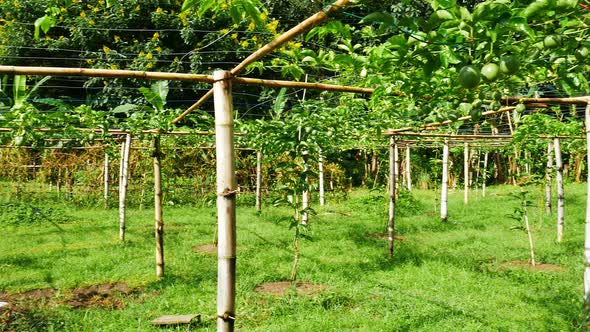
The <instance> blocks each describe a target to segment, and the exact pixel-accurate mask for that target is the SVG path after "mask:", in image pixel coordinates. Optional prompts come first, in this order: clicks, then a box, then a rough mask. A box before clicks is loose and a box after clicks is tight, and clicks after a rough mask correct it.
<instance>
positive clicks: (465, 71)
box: [459, 66, 480, 89]
mask: <svg viewBox="0 0 590 332" xmlns="http://www.w3.org/2000/svg"><path fill="white" fill-rule="evenodd" d="M479 80H480V76H479V70H477V68H475V67H474V66H465V67H463V68H461V70H459V84H461V86H462V87H464V88H466V89H471V88H475V87H476V86H477V85H478V84H479Z"/></svg>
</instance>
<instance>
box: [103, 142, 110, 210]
mask: <svg viewBox="0 0 590 332" xmlns="http://www.w3.org/2000/svg"><path fill="white" fill-rule="evenodd" d="M103 180H104V182H103V183H104V185H103V187H104V192H103V200H104V208H105V209H108V208H109V154H108V153H105V154H104V171H103Z"/></svg>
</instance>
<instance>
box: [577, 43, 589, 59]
mask: <svg viewBox="0 0 590 332" xmlns="http://www.w3.org/2000/svg"><path fill="white" fill-rule="evenodd" d="M589 53H590V51H589V50H588V47H586V46H582V47H580V48H578V49H576V50H575V51H574V55H575V56H576V59H578V61H582V60H584V59H586V58H587V57H588V54H589Z"/></svg>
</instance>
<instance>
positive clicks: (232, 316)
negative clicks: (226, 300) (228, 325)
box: [217, 312, 236, 321]
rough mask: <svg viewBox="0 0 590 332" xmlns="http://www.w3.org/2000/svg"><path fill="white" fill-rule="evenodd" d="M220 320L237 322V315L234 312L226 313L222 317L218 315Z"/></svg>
mask: <svg viewBox="0 0 590 332" xmlns="http://www.w3.org/2000/svg"><path fill="white" fill-rule="evenodd" d="M217 317H218V318H221V319H223V320H233V321H235V320H236V317H235V314H234V313H232V312H224V313H223V314H221V315H217Z"/></svg>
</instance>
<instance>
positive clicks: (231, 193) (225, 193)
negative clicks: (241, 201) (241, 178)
mask: <svg viewBox="0 0 590 332" xmlns="http://www.w3.org/2000/svg"><path fill="white" fill-rule="evenodd" d="M238 192H239V190H232V189H229V188H225V190H224V191H223V192H222V193H220V194H219V196H222V197H229V196H234V195H235V194H237V193H238Z"/></svg>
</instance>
